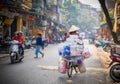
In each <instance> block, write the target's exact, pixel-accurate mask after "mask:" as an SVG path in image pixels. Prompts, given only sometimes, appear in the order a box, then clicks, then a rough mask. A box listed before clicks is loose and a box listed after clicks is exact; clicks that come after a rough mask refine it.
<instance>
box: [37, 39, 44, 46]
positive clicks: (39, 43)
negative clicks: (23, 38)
mask: <svg viewBox="0 0 120 84" xmlns="http://www.w3.org/2000/svg"><path fill="white" fill-rule="evenodd" d="M36 45H40V46H42V47H43V45H44V43H43V41H42V38H40V37H37V38H36Z"/></svg>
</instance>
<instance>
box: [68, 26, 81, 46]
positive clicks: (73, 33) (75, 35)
mask: <svg viewBox="0 0 120 84" xmlns="http://www.w3.org/2000/svg"><path fill="white" fill-rule="evenodd" d="M79 29H80V28H78V27H76V26H74V25H72V27H71V28H70V30H69V38H72V41H76V42H77V44H83V41H82V38H80V35H79V32H78V30H79ZM74 39H75V40H74Z"/></svg>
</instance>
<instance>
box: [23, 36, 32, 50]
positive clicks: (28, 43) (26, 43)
mask: <svg viewBox="0 0 120 84" xmlns="http://www.w3.org/2000/svg"><path fill="white" fill-rule="evenodd" d="M31 46H32V44H31V40H30V39H28V38H26V39H25V43H24V49H30V48H31Z"/></svg>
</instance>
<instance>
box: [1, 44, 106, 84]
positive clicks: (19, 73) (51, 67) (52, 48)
mask: <svg viewBox="0 0 120 84" xmlns="http://www.w3.org/2000/svg"><path fill="white" fill-rule="evenodd" d="M86 46H87V47H88V48H89V50H90V52H91V53H92V55H91V57H90V58H88V59H86V60H85V64H86V67H87V71H86V72H85V73H79V74H74V75H73V76H72V78H71V79H68V76H67V74H61V73H59V72H58V71H57V65H58V59H59V56H58V52H57V47H58V45H49V46H48V47H47V48H45V50H44V52H45V57H44V58H41V55H39V58H37V59H35V58H34V49H31V50H29V51H27V52H26V53H25V58H24V59H23V62H21V63H16V64H10V60H9V58H6V59H5V60H3V61H1V62H0V84H106V82H105V76H104V71H105V70H104V69H103V68H102V67H101V64H100V61H99V57H98V56H96V48H95V47H94V46H93V45H86Z"/></svg>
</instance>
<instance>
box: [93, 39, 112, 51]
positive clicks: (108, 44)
mask: <svg viewBox="0 0 120 84" xmlns="http://www.w3.org/2000/svg"><path fill="white" fill-rule="evenodd" d="M95 46H96V47H102V48H103V50H104V51H105V52H110V50H111V42H110V41H98V40H95Z"/></svg>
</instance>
